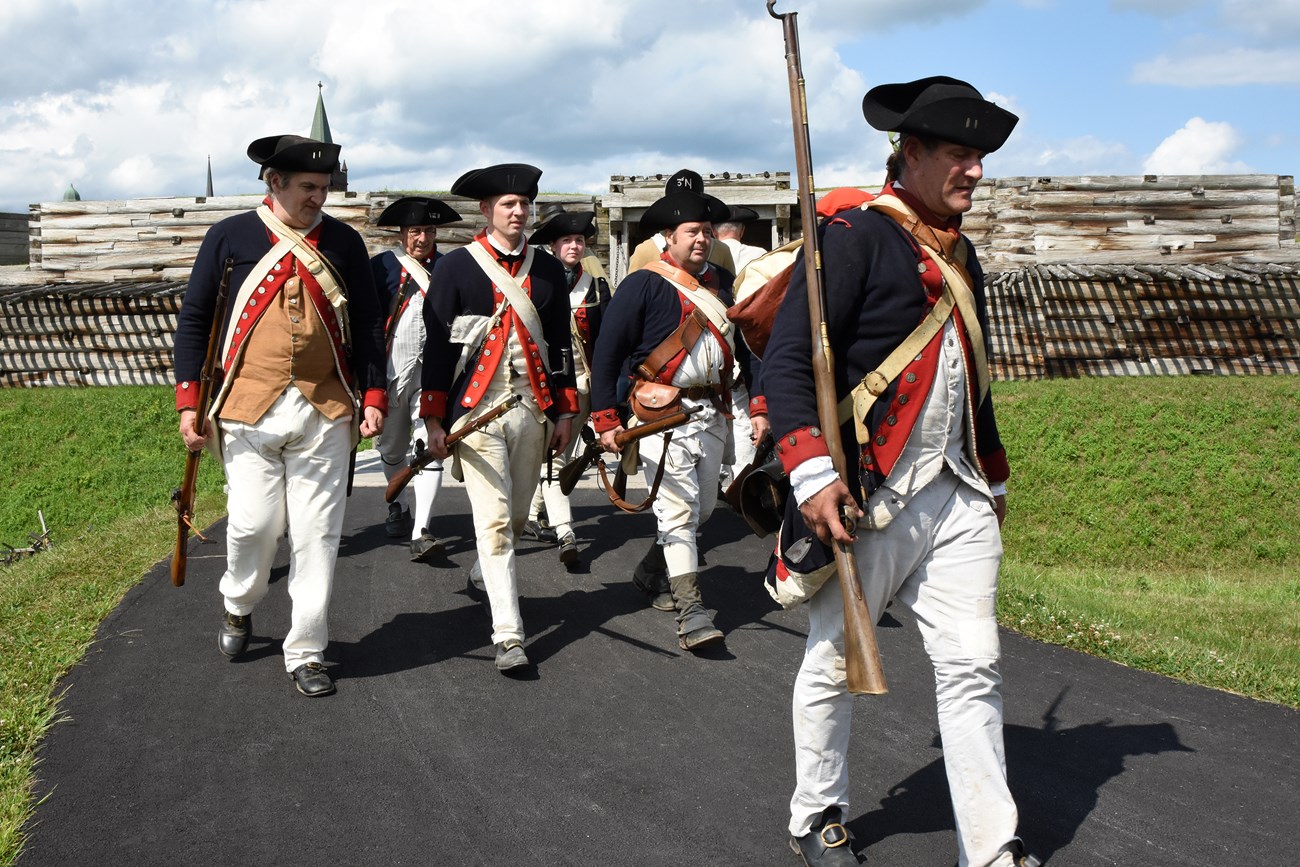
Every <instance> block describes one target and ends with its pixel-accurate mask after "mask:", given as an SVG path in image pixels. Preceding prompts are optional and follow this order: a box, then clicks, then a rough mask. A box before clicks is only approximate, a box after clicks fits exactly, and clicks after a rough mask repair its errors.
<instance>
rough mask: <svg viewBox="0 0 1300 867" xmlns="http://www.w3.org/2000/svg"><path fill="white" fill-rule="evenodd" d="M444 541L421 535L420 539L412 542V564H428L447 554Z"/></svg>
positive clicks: (426, 534)
mask: <svg viewBox="0 0 1300 867" xmlns="http://www.w3.org/2000/svg"><path fill="white" fill-rule="evenodd" d="M446 551H447V548H446V546H445V545H443V544H442V540H441V539H438V538H437V537H435V536H431V535H429V534H428V533H421V534H420V538H418V539H412V540H411V562H412V563H428V562H429V561H430V560H433V559H435V558H437V557H441V556H442V555H443V554H444V553H446Z"/></svg>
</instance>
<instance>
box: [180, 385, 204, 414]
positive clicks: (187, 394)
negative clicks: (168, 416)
mask: <svg viewBox="0 0 1300 867" xmlns="http://www.w3.org/2000/svg"><path fill="white" fill-rule="evenodd" d="M198 408H199V383H198V380H193V381H191V382H178V383H176V411H177V412H180V411H181V410H186V409H193V410H197V409H198Z"/></svg>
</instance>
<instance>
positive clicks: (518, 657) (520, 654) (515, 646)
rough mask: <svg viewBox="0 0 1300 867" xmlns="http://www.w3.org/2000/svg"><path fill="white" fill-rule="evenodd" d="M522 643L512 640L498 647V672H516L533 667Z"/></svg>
mask: <svg viewBox="0 0 1300 867" xmlns="http://www.w3.org/2000/svg"><path fill="white" fill-rule="evenodd" d="M531 664H532V663H530V662H529V661H528V654H526V653H524V646H523V644H522V643H520V642H518V641H515V640H513V639H511V640H510V641H503V642H501V643H500V644H498V645H497V670H498V671H516V670H518V669H521V668H527V667H528V666H529V665H531Z"/></svg>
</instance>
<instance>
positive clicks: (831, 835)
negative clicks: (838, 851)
mask: <svg viewBox="0 0 1300 867" xmlns="http://www.w3.org/2000/svg"><path fill="white" fill-rule="evenodd" d="M817 836H819V837H821V840H822V845H823V846H825V847H826V848H827V849H835V848H837V847H839V846H844V845H846V844H847V843H848V842H849V832H848V829H846V828H845V827H844V826H843V825H841V824H840V823H839V822H832V823H830V824H829V825H827V826H826V827H825V828H822V829H821V830H820V831H818V832H817Z"/></svg>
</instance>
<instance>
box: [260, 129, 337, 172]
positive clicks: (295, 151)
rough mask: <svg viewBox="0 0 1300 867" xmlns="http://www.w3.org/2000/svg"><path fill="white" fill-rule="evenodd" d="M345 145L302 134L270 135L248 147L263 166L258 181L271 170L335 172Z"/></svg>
mask: <svg viewBox="0 0 1300 867" xmlns="http://www.w3.org/2000/svg"><path fill="white" fill-rule="evenodd" d="M341 150H342V147H340V146H339V145H336V144H327V143H325V142H323V141H316V139H314V138H306V137H305V136H300V135H269V136H267V137H266V138H259V139H258V140H257V141H255V142H253V143H252V144H250V145H249V146H248V158H249V159H250V160H252V161H253V162H255V163H257V164H258V165H259V166H261V167H262V171H260V172H258V173H257V177H258V180H261V178H262V175H263V174H264V173H265V172H266V170H267V169H280V170H281V171H286V172H320V173H322V174H333V172H334V170H335V169H337V168H338V167H339V151H341Z"/></svg>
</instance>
